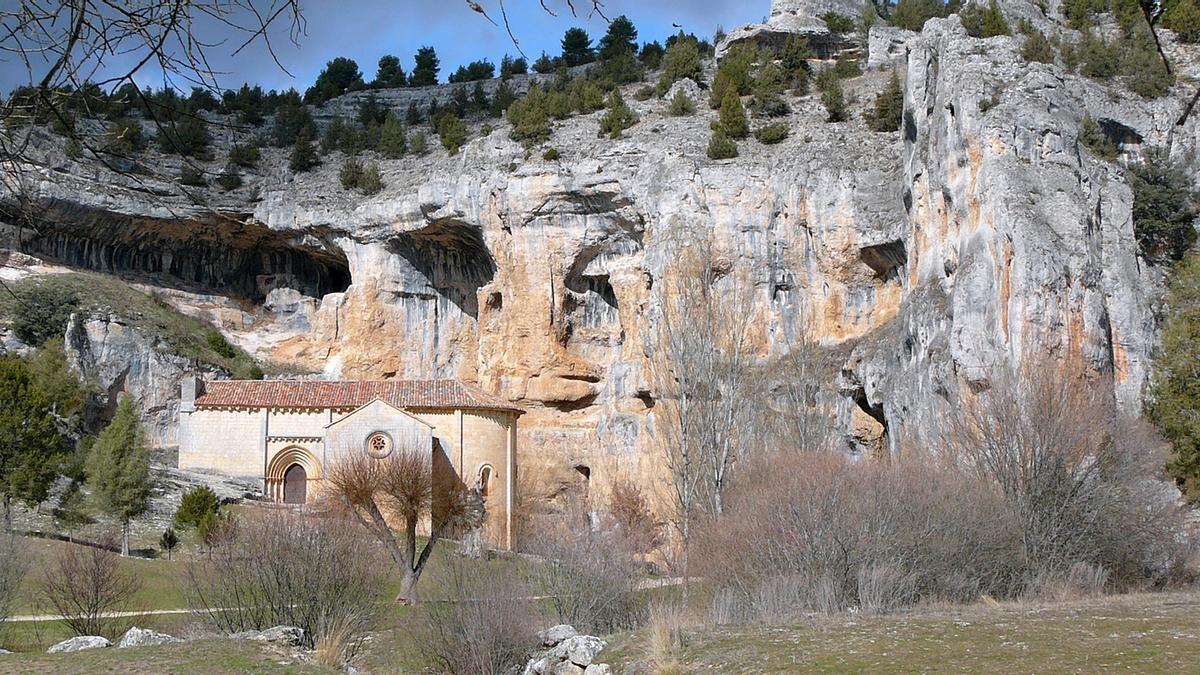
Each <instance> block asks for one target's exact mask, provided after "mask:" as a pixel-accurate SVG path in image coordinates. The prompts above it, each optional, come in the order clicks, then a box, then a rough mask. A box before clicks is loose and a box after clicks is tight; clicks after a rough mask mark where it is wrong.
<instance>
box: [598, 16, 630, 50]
mask: <svg viewBox="0 0 1200 675" xmlns="http://www.w3.org/2000/svg"><path fill="white" fill-rule="evenodd" d="M637 38H638V32H637V28H635V27H634V25H633V22H632V21H630V20H629V17H627V16H625V15H624V14H622V15H621V16H618V17H617V18H615V19H613V20H612V21H610V22H609V24H608V32H606V33H605V34H604V37H602V38H600V45H599V47H600V58H601V59H605V60H607V59H612V58H615V57H616V56H618V55H620V54H622V53H630V54H636V53H637Z"/></svg>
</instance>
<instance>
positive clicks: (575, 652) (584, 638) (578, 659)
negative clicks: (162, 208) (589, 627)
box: [551, 635, 608, 667]
mask: <svg viewBox="0 0 1200 675" xmlns="http://www.w3.org/2000/svg"><path fill="white" fill-rule="evenodd" d="M607 646H608V643H607V642H605V641H604V640H601V639H600V638H598V637H592V636H591V635H576V636H575V637H571V638H567V639H566V640H563V641H562V642H560V643H559V644H558V646H557V647H555V648H554V650H553V651H552V652H551V653H552V654H554V655H561V658H562V659H563V660H565V661H570V662H571V663H574V664H575V665H577V666H583V667H587V666H590V665H592V661H594V660H595V658H596V655H597V654H599V653H600V651H601V650H602V649H604V648H605V647H607Z"/></svg>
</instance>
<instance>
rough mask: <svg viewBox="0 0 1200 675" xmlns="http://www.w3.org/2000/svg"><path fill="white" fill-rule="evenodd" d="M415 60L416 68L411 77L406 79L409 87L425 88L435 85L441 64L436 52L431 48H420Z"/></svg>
mask: <svg viewBox="0 0 1200 675" xmlns="http://www.w3.org/2000/svg"><path fill="white" fill-rule="evenodd" d="M415 60H416V67H415V68H413V71H412V75H409V77H408V84H409V86H412V87H427V86H429V85H433V84H437V81H438V71H439V70H441V62H440V61H439V60H438V55H437V52H436V51H434V49H433V47H421V48H420V49H418V50H417V55H416V57H415Z"/></svg>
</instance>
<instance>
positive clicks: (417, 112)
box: [404, 101, 423, 127]
mask: <svg viewBox="0 0 1200 675" xmlns="http://www.w3.org/2000/svg"><path fill="white" fill-rule="evenodd" d="M422 119H423V118H422V117H421V109H420V108H418V107H417V102H416V101H413V102H412V103H409V104H408V112H407V113H405V115H404V121H405V122H407V123H408V126H410V127H411V126H415V125H417V124H420V123H421V120H422Z"/></svg>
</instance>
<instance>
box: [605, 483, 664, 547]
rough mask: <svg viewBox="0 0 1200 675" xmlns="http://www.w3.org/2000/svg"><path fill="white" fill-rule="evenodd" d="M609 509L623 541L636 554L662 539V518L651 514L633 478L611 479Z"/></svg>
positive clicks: (659, 543)
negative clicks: (630, 479)
mask: <svg viewBox="0 0 1200 675" xmlns="http://www.w3.org/2000/svg"><path fill="white" fill-rule="evenodd" d="M610 494H611V496H610V497H609V501H608V511H609V513H610V514H611V515H612V517H613V520H614V521H615V522H616V526H617V531H618V532H619V533H620V535H621V536H622V537H623V538H624V539H625V544H626V546H628V547H629V548H630V549H631V550H632V551H633V552H634V553H636V554H637V555H639V556H645V555H647V554H649V553H650V552H651V551H653V550H655V549H657V548H658V547H659V546H661V545H662V543H663V522H662V521H661V520H659V519H658V517H657V516H655V515H654V512H653V511H651V510H650V506H649V504H648V503H647V501H646V497H645V496H644V495H643V494H642V490H641V488H639V487H638V486H637V485H636V484H634V483H633V482H632V481H629V480H626V479H620V480H616V481H613V484H612V491H611V493H610Z"/></svg>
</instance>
